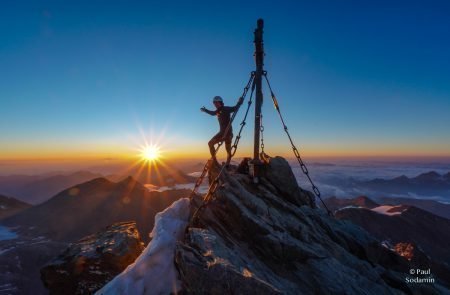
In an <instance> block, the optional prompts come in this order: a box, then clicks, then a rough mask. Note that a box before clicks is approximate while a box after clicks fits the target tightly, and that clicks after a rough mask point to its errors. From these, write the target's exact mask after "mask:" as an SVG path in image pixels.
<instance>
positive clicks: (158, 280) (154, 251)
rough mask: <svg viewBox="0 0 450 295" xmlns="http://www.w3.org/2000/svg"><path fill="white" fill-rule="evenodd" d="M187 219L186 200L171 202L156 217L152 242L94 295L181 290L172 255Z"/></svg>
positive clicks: (157, 292) (159, 292) (151, 234)
mask: <svg viewBox="0 0 450 295" xmlns="http://www.w3.org/2000/svg"><path fill="white" fill-rule="evenodd" d="M188 219H189V199H188V198H183V199H179V200H178V201H176V202H174V203H173V204H172V205H170V207H168V208H167V209H165V210H164V211H163V212H160V213H158V214H156V216H155V226H154V227H153V230H152V232H151V233H150V237H151V238H152V240H151V241H150V243H149V244H148V245H147V247H146V248H145V250H144V252H142V254H141V255H140V256H139V257H138V258H137V259H136V261H135V262H134V263H133V264H131V265H129V266H128V267H127V268H126V269H125V270H124V271H123V272H122V273H121V274H119V275H118V276H116V277H115V278H114V279H113V280H112V281H111V282H109V283H108V284H107V285H105V286H104V287H103V288H102V289H100V290H99V291H97V293H95V294H98V295H100V294H114V295H115V294H170V293H177V292H178V291H179V290H180V289H181V282H180V280H179V278H178V272H177V270H176V269H175V264H174V258H175V257H174V256H175V246H176V242H177V241H179V240H181V238H182V237H183V234H184V230H185V228H186V226H187V224H188Z"/></svg>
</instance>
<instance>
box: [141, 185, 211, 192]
mask: <svg viewBox="0 0 450 295" xmlns="http://www.w3.org/2000/svg"><path fill="white" fill-rule="evenodd" d="M194 186H195V183H180V184H175V185H173V186H157V185H153V184H150V183H149V184H145V187H146V188H147V189H148V190H149V191H150V192H164V191H168V190H180V189H188V190H192V189H193V188H194ZM208 188H209V186H208V185H200V187H199V188H198V192H199V193H200V194H204V193H206V192H207V191H208Z"/></svg>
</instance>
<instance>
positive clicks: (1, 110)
mask: <svg viewBox="0 0 450 295" xmlns="http://www.w3.org/2000/svg"><path fill="white" fill-rule="evenodd" d="M17 2H21V3H17ZM68 2H69V1H54V2H48V1H4V2H2V4H1V9H0V36H1V37H0V159H2V160H8V159H9V160H11V159H25V158H58V157H59V158H77V157H79V158H88V157H99V158H107V157H112V158H114V157H117V156H118V155H123V154H126V153H133V150H135V149H136V148H138V147H139V146H141V145H143V144H144V141H145V140H147V141H148V142H150V141H152V142H158V143H159V144H160V145H162V148H163V149H164V150H166V151H167V154H168V155H171V156H174V155H185V156H193V155H197V156H201V157H204V156H206V155H207V153H208V149H207V146H206V142H207V141H208V140H209V138H210V137H212V135H213V134H215V132H217V130H218V123H217V120H216V119H215V118H214V117H210V116H208V115H205V114H203V113H201V112H200V111H199V108H200V107H202V106H206V107H208V108H210V109H212V108H213V106H212V103H211V99H212V97H213V96H215V95H221V96H222V97H224V99H225V102H226V104H228V105H231V104H234V103H235V102H236V100H237V98H238V97H239V96H240V94H241V93H242V90H243V87H244V85H245V83H246V81H247V80H248V77H249V73H250V71H252V70H253V69H254V60H253V51H254V48H253V30H254V28H255V25H256V20H257V18H259V17H262V18H264V20H265V31H264V40H265V51H266V57H265V58H266V59H265V69H266V70H267V71H268V73H269V77H270V79H271V83H272V87H273V88H274V90H275V93H276V94H277V96H278V99H279V103H280V107H281V110H282V112H283V114H284V116H285V120H286V123H287V125H288V127H289V130H290V131H291V133H292V136H293V139H294V141H295V142H296V143H297V145H298V146H299V148H300V149H301V151H302V153H303V154H304V155H306V156H320V155H331V156H336V155H337V156H339V155H347V156H348V155H358V156H361V155H362V156H365V155H367V156H368V155H372V156H377V155H378V156H379V155H393V156H398V155H407V156H415V155H421V156H423V155H425V156H427V155H429V156H450V132H449V127H450V38H449V34H450V18H449V15H450V2H449V1H258V2H252V1H242V3H241V2H238V1H220V2H221V3H220V4H218V3H217V2H216V3H212V1H201V2H200V1H192V2H195V4H192V3H187V1H183V2H181V1H180V2H175V1H73V2H71V4H68ZM189 2H191V1H189ZM225 2H226V4H225ZM392 2H395V3H392ZM312 3H314V4H312ZM264 94H265V100H264V106H263V113H264V125H265V130H266V133H265V140H266V149H267V150H268V153H269V154H276V153H278V154H289V151H290V146H289V142H288V140H287V138H286V136H285V135H284V131H283V129H282V126H281V125H280V122H279V120H278V117H277V115H276V113H275V110H274V108H273V106H272V103H271V101H270V97H269V95H268V94H269V93H268V91H266V90H265V91H264ZM245 105H246V104H245ZM252 110H253V108H252ZM251 114H253V113H251ZM242 115H243V111H241V113H240V114H239V115H238V117H237V121H236V122H235V124H234V129H235V130H237V129H238V127H239V125H238V124H239V122H240V121H241V119H242ZM248 122H249V123H251V124H248V125H247V126H246V129H245V130H244V134H243V135H244V136H245V137H246V138H245V139H243V140H242V141H241V142H242V147H241V148H242V149H241V150H240V153H238V156H239V155H240V156H242V155H245V153H248V154H249V153H250V144H251V140H252V138H253V133H252V130H253V127H252V125H253V120H252V119H250V120H249V121H248ZM144 139H145V140H144Z"/></svg>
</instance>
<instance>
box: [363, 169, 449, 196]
mask: <svg viewBox="0 0 450 295" xmlns="http://www.w3.org/2000/svg"><path fill="white" fill-rule="evenodd" d="M357 185H358V186H359V187H362V188H365V189H369V190H372V191H378V192H380V191H381V192H387V193H390V194H408V193H413V194H417V195H426V196H441V197H450V172H448V173H446V174H442V175H441V174H439V173H437V172H435V171H430V172H427V173H423V174H420V175H418V176H416V177H412V178H409V177H406V176H405V175H402V176H399V177H396V178H392V179H381V178H376V179H373V180H369V181H358V182H357Z"/></svg>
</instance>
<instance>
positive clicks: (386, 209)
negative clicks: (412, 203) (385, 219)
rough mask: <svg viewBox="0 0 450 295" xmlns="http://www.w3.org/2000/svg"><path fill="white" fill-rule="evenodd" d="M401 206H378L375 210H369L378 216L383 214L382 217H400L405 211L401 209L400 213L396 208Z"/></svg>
mask: <svg viewBox="0 0 450 295" xmlns="http://www.w3.org/2000/svg"><path fill="white" fill-rule="evenodd" d="M400 207H401V206H388V205H383V206H378V207H375V208H372V209H370V210H372V211H374V212H377V213H379V214H384V215H389V216H393V215H400V214H402V213H403V212H404V211H405V210H406V209H403V210H401V211H396V210H395V209H396V208H400Z"/></svg>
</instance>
